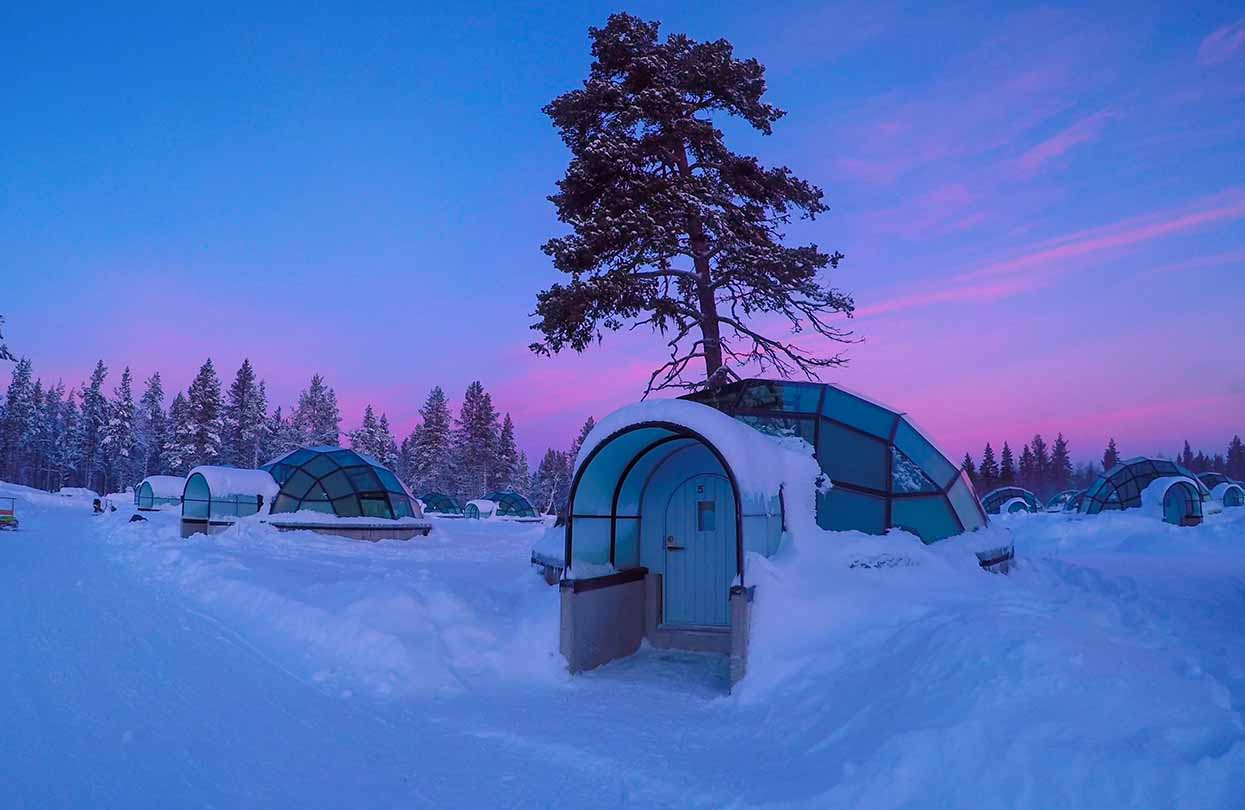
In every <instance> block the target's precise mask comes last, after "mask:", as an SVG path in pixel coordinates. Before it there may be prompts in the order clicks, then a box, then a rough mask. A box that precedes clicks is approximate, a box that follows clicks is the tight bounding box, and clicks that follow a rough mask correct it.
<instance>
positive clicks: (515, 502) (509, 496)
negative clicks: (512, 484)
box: [483, 492, 537, 517]
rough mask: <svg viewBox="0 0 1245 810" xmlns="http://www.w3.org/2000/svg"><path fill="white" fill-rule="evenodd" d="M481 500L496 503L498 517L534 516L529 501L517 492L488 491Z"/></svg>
mask: <svg viewBox="0 0 1245 810" xmlns="http://www.w3.org/2000/svg"><path fill="white" fill-rule="evenodd" d="M483 500H486V501H492V502H494V503H495V504H497V515H498V516H499V517H536V516H537V515H536V509H535V507H533V506H532V504H531V502H530V501H529V500H528V499H527V498H524V497H523V496H522V495H520V494H519V493H517V492H490V493H489V494H487V495H485V496H484V497H483Z"/></svg>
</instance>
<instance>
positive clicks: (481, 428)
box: [453, 380, 500, 500]
mask: <svg viewBox="0 0 1245 810" xmlns="http://www.w3.org/2000/svg"><path fill="white" fill-rule="evenodd" d="M499 429H500V428H499V425H498V423H497V409H496V408H494V407H493V398H492V397H491V396H489V394H488V392H487V391H485V390H484V386H483V385H481V384H480V381H479V380H476V381H475V382H473V383H471V385H468V386H467V392H466V393H465V394H464V395H463V404H462V407H461V408H459V412H458V420H457V421H456V423H455V425H454V451H453V459H454V473H455V479H454V481H455V485H456V486H455V494H457V495H458V496H459V497H460V499H462V500H470V499H471V498H478V497H479V496H481V495H483V494H485V493H486V492H488V491H489V490H490V489H491V488H492V486H493V481H492V480H491V477H490V475H491V473H492V472H493V471H494V470H495V469H496V468H497V439H498V435H497V434H498V431H499Z"/></svg>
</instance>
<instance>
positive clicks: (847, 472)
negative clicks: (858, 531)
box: [817, 420, 890, 493]
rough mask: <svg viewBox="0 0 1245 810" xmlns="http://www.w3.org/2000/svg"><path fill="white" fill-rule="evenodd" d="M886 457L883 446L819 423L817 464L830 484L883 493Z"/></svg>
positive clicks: (856, 434)
mask: <svg viewBox="0 0 1245 810" xmlns="http://www.w3.org/2000/svg"><path fill="white" fill-rule="evenodd" d="M889 455H890V454H889V452H888V451H887V445H886V444H885V443H884V442H881V441H878V440H877V439H875V438H873V437H871V436H866V435H865V434H863V433H857V432H856V431H854V430H848V429H847V428H845V427H842V426H840V425H836V424H835V423H833V422H829V421H826V420H822V423H821V438H820V444H819V445H818V447H817V461H818V463H820V464H821V469H822V470H824V471H825V473H826V475H828V476H830V480H831V481H834V482H847V483H849V484H855V485H857V486H861V487H868V488H869V489H873V490H877V491H878V492H879V493H881V492H885V491H886V489H887V486H886V474H887V472H888V470H887V463H886V462H887V458H888V456H889Z"/></svg>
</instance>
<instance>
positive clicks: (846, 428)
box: [685, 380, 986, 543]
mask: <svg viewBox="0 0 1245 810" xmlns="http://www.w3.org/2000/svg"><path fill="white" fill-rule="evenodd" d="M685 399H690V400H693V401H695V402H700V403H702V404H705V405H709V406H711V407H714V408H717V409H718V410H720V411H723V412H725V413H728V414H730V415H731V416H733V417H735V418H736V419H739V420H740V421H742V422H745V423H747V424H749V425H752V426H753V427H755V428H756V429H758V430H760V431H762V432H764V433H770V434H775V435H784V436H798V437H800V438H802V439H804V440H805V441H807V442H808V443H809V444H811V445H812V446H813V448H814V451H815V453H816V456H817V462H818V464H819V465H820V466H821V469H822V471H823V472H824V473H825V474H826V476H827V477H828V478H829V479H830V481H831V482H832V483H833V484H834V486H833V487H832V488H831V489H830V491H829V493H828V494H819V495H818V497H817V522H818V523H819V524H820V525H821V526H822V527H823V528H826V529H836V530H847V529H856V530H859V531H865V532H870V533H873V534H881V533H883V532H885V531H886V530H887V529H890V528H892V527H894V528H902V529H906V530H908V531H911V532H913V533H915V534H917V535H919V536H920V538H921V539H922V540H924V541H925V542H927V543H932V542H934V541H936V540H941V539H943V538H946V537H950V536H952V535H956V534H959V533H960V532H963V531H972V530H973V529H978V528H981V527H983V526H985V525H986V515H985V512H984V510H983V509H982V508H981V504H980V502H979V501H978V500H977V494H976V493H975V492H974V490H973V485H972V483H971V482H970V481H969V480H968V476H966V475H965V474H964V473H963V472H962V471H961V470H960V469H959V467H958V466H957V465H956V464H953V463H952V462H951V460H950V459H949V458H948V457H947V456H946V454H944V453H943V452H942V451H940V450H939V449H938V448H937V447H935V446H934V444H933V442H931V441H930V440H929V439H928V438H926V436H925V435H924V434H923V433H922V432H921V431H920V430H918V429H917V427H916V426H915V425H914V424H913V422H912V420H911V418H910V417H908V416H907V415H906V414H904V413H902V412H899V411H896V410H894V409H892V408H888V407H886V406H884V405H881V404H879V403H877V402H873V401H872V400H869V399H867V398H865V397H862V396H860V395H858V394H853V393H851V392H849V391H846V390H844V389H843V388H840V387H838V386H835V385H829V384H825V383H811V382H790V381H780V380H740V381H739V382H734V383H731V384H730V385H726V386H722V387H721V388H718V389H716V390H713V391H699V392H696V393H694V394H689V395H687V396H686V397H685Z"/></svg>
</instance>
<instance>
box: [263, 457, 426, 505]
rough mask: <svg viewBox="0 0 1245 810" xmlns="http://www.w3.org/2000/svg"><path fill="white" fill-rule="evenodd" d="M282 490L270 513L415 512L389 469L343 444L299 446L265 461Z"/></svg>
mask: <svg viewBox="0 0 1245 810" xmlns="http://www.w3.org/2000/svg"><path fill="white" fill-rule="evenodd" d="M260 469H262V470H266V471H267V472H268V473H269V474H271V475H272V477H273V478H274V479H275V480H276V482H277V483H278V484H279V485H280V487H281V490H280V492H278V493H277V497H276V500H274V501H273V504H272V512H273V513H274V514H276V513H280V512H298V511H300V510H304V509H307V510H311V511H315V512H323V513H325V514H329V515H336V516H338V517H375V518H387V519H396V518H404V517H413V516H415V514H416V510H415V508H414V504H413V502H412V501H413V499H412V497H411V494H410V492H409V491H407V489H406V487H405V486H403V485H402V482H401V481H399V480H398V477H397V476H396V475H394V474H393V472H392V471H391V470H389V469H388V468H386V467H384V466H382V465H381V464H380V462H378V461H376V460H375V459H373V458H370V457H368V456H365V455H363V454H362V453H356V452H355V451H354V450H347V449H345V448H342V447H327V446H322V447H299V448H297V449H295V450H291V451H290V452H288V453H286V454H285V455H283V456H279V457H278V458H276V459H273V460H272V461H270V462H268V463H267V464H265V465H264V466H263V467H261V468H260Z"/></svg>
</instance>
